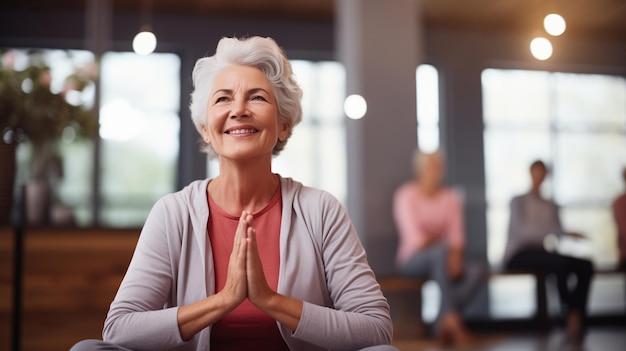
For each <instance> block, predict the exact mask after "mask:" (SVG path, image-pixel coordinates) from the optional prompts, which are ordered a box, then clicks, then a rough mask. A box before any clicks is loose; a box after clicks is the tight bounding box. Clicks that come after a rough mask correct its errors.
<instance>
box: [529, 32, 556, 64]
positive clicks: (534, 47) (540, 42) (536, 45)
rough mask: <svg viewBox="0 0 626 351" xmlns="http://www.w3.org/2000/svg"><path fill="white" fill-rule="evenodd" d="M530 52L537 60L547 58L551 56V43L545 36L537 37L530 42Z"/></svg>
mask: <svg viewBox="0 0 626 351" xmlns="http://www.w3.org/2000/svg"><path fill="white" fill-rule="evenodd" d="M530 53H531V54H533V56H534V57H535V58H536V59H537V60H541V61H543V60H547V59H549V58H550V56H552V43H550V40H548V39H546V38H542V37H537V38H535V39H533V40H532V41H531V42H530Z"/></svg>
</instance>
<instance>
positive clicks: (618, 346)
mask: <svg viewBox="0 0 626 351" xmlns="http://www.w3.org/2000/svg"><path fill="white" fill-rule="evenodd" d="M394 345H395V346H396V347H397V348H399V349H400V350H401V351H417V350H419V351H443V350H451V351H456V350H459V351H461V350H463V351H466V350H467V351H613V350H615V351H623V350H626V327H625V326H623V325H621V326H595V327H591V328H589V331H588V334H587V337H586V339H585V341H584V343H583V345H579V346H575V345H569V344H566V343H565V342H564V338H563V333H562V332H561V331H559V330H556V331H553V332H551V333H549V334H547V335H542V334H538V333H524V332H515V333H513V332H511V333H500V334H482V335H481V337H480V338H479V340H478V342H477V344H476V345H467V346H459V347H443V346H441V345H439V344H438V343H437V342H436V341H434V340H428V339H424V340H416V341H409V340H397V341H395V342H394Z"/></svg>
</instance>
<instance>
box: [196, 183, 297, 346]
mask: <svg viewBox="0 0 626 351" xmlns="http://www.w3.org/2000/svg"><path fill="white" fill-rule="evenodd" d="M281 210H282V201H281V191H280V187H279V189H278V190H277V191H276V193H275V194H274V196H273V197H272V199H271V200H270V202H269V204H267V206H265V207H264V208H263V209H262V210H260V211H258V212H256V213H254V214H253V217H254V220H253V225H254V228H255V229H256V232H257V246H258V249H259V255H260V256H261V263H262V264H263V272H264V273H265V279H266V280H267V284H268V285H269V287H270V288H272V289H274V290H276V287H277V285H278V275H279V269H280V220H281ZM209 211H210V213H211V215H210V216H209V224H208V231H209V239H210V240H211V246H212V249H213V264H214V269H215V291H216V292H218V291H220V290H222V289H223V288H224V285H225V283H226V276H227V273H228V262H229V260H230V254H231V252H232V251H233V242H234V239H235V231H236V230H237V225H238V224H239V217H238V216H232V215H230V214H228V213H226V212H224V210H222V209H221V208H219V207H218V206H217V204H215V203H214V202H213V200H212V199H211V198H210V197H209ZM276 323H277V322H276V320H274V319H273V318H272V317H270V316H268V315H267V314H265V313H264V312H262V311H260V310H259V309H257V308H256V307H255V306H254V305H253V304H252V303H251V302H250V301H248V300H247V299H246V300H244V301H243V302H242V303H241V305H239V306H238V307H237V308H235V309H234V310H233V311H231V312H230V313H229V314H227V315H226V316H224V317H222V319H221V320H219V321H218V322H216V323H215V324H213V328H212V329H211V350H218V351H224V350H268V351H269V350H271V351H274V350H289V348H288V347H287V344H286V343H285V341H284V340H283V337H282V335H281V334H280V331H279V330H278V325H277V324H276Z"/></svg>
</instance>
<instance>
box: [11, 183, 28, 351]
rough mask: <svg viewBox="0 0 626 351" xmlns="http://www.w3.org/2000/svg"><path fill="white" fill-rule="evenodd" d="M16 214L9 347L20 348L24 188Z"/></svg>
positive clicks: (17, 349)
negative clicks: (11, 328)
mask: <svg viewBox="0 0 626 351" xmlns="http://www.w3.org/2000/svg"><path fill="white" fill-rule="evenodd" d="M17 203H18V206H17V215H16V216H15V218H14V228H15V237H14V238H13V316H12V323H11V324H12V326H13V330H12V335H11V339H12V340H11V349H12V350H14V351H19V350H21V341H22V285H23V281H22V280H23V279H22V278H23V275H22V272H23V263H24V227H25V224H26V221H25V213H24V212H25V206H24V188H22V196H21V198H20V199H19V200H18V202H17Z"/></svg>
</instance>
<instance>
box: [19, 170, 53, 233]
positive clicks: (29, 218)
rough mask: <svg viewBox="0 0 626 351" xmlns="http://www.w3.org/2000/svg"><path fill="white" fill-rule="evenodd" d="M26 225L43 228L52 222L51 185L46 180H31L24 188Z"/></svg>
mask: <svg viewBox="0 0 626 351" xmlns="http://www.w3.org/2000/svg"><path fill="white" fill-rule="evenodd" d="M24 205H25V212H26V213H25V215H26V224H28V225H29V226H34V227H41V226H45V225H47V224H49V222H50V184H48V182H47V180H44V179H34V180H30V181H28V182H27V183H26V185H25V186H24Z"/></svg>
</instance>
